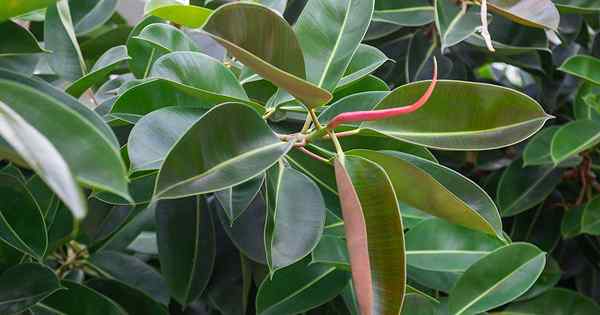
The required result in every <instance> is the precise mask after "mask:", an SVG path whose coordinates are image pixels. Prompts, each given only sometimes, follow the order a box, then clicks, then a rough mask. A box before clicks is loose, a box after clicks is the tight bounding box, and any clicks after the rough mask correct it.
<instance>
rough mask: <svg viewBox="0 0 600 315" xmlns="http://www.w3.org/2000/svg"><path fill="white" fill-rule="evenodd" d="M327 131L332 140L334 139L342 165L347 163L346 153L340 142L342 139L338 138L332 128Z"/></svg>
mask: <svg viewBox="0 0 600 315" xmlns="http://www.w3.org/2000/svg"><path fill="white" fill-rule="evenodd" d="M327 133H328V134H329V137H330V138H331V141H333V146H334V147H335V151H336V152H337V155H338V159H339V160H340V162H341V163H342V165H344V164H345V163H344V162H345V157H346V156H345V155H344V150H343V149H342V145H341V144H340V140H339V139H338V138H337V136H336V135H335V133H334V132H333V131H331V130H327Z"/></svg>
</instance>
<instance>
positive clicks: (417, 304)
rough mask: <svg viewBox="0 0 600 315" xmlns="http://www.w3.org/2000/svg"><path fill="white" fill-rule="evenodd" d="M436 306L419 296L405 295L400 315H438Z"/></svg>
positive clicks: (429, 300)
mask: <svg viewBox="0 0 600 315" xmlns="http://www.w3.org/2000/svg"><path fill="white" fill-rule="evenodd" d="M437 304H438V303H436V301H435V300H433V301H432V300H431V299H428V298H426V297H424V296H423V295H420V294H414V293H410V294H406V297H405V298H404V305H403V306H402V313H401V314H409V315H410V314H419V315H435V314H438V311H437Z"/></svg>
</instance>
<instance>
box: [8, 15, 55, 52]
mask: <svg viewBox="0 0 600 315" xmlns="http://www.w3.org/2000/svg"><path fill="white" fill-rule="evenodd" d="M0 32H1V33H2V34H4V36H2V38H0V56H11V55H18V54H35V53H41V52H46V50H44V49H43V48H42V47H41V46H40V44H39V43H38V41H37V39H36V38H35V36H34V35H33V34H32V33H31V31H29V29H27V28H24V27H22V26H21V25H19V24H17V23H15V22H13V21H10V20H9V21H6V22H2V23H0Z"/></svg>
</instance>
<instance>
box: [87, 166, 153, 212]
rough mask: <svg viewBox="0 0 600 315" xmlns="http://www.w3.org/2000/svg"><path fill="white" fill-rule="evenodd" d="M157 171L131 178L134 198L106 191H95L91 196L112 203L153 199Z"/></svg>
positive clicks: (133, 202) (131, 191) (139, 203)
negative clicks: (128, 198)
mask: <svg viewBox="0 0 600 315" xmlns="http://www.w3.org/2000/svg"><path fill="white" fill-rule="evenodd" d="M156 173H157V172H151V173H148V174H141V175H139V176H137V175H136V176H132V177H130V178H129V193H130V195H131V199H132V200H127V199H123V198H122V197H119V196H118V195H115V194H111V193H107V192H104V191H95V192H93V193H92V194H91V195H90V197H92V196H93V197H94V198H96V199H98V200H102V201H103V202H105V203H107V204H111V205H123V206H127V205H142V204H146V203H148V202H150V201H151V200H152V191H153V189H154V183H155V182H156Z"/></svg>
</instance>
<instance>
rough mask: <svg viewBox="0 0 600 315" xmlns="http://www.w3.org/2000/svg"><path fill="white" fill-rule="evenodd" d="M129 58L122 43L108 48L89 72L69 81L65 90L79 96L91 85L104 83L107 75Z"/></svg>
mask: <svg viewBox="0 0 600 315" xmlns="http://www.w3.org/2000/svg"><path fill="white" fill-rule="evenodd" d="M129 59H131V58H130V57H129V55H128V54H127V47H126V46H124V45H121V46H116V47H113V48H111V49H109V50H108V51H107V52H106V53H104V55H102V56H101V57H100V58H99V59H98V61H97V62H96V64H94V66H93V67H92V69H90V72H89V73H87V74H86V75H84V76H83V77H81V78H80V79H78V80H77V81H75V82H73V83H71V85H69V86H68V87H67V89H66V92H67V93H69V94H70V95H72V96H74V97H80V96H81V95H82V94H83V93H84V92H85V91H86V90H87V89H89V88H90V87H92V86H95V85H99V84H101V83H104V81H105V80H106V79H107V78H108V76H109V75H110V74H111V73H112V72H113V71H114V70H115V69H116V68H117V67H118V66H119V65H120V64H121V63H122V62H123V61H127V60H129Z"/></svg>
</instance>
